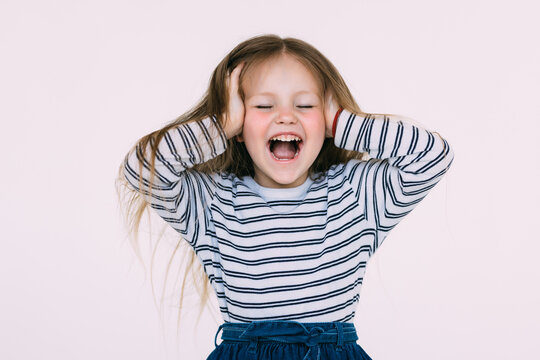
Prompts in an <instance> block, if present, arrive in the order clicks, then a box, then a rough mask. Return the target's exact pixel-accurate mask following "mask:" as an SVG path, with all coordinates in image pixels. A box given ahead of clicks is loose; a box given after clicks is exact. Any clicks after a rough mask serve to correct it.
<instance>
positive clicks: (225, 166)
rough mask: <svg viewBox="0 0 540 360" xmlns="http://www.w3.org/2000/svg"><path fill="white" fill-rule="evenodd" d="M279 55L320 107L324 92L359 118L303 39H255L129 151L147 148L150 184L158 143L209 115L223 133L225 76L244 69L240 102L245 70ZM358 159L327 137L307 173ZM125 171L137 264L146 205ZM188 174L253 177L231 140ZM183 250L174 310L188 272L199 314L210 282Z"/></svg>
mask: <svg viewBox="0 0 540 360" xmlns="http://www.w3.org/2000/svg"><path fill="white" fill-rule="evenodd" d="M283 54H287V55H290V56H293V57H294V58H295V59H297V60H298V61H300V62H301V63H302V64H303V65H304V66H305V67H306V68H307V69H308V70H309V71H310V72H311V74H312V75H313V76H314V78H315V80H316V81H317V83H318V85H319V91H320V94H319V95H320V97H321V99H323V108H324V102H325V101H326V96H325V94H326V93H327V91H331V92H332V94H333V96H334V99H335V100H336V101H337V103H338V104H339V105H340V106H342V107H343V108H344V109H347V110H349V111H351V112H353V113H355V114H363V112H362V111H361V110H360V107H359V106H358V105H357V104H356V102H355V100H354V98H353V96H352V95H351V93H350V91H349V89H348V87H347V85H346V84H345V81H344V80H343V78H342V77H341V75H340V74H339V72H338V71H337V69H336V68H335V66H334V65H333V64H332V63H331V62H330V61H329V60H328V59H327V58H326V57H325V56H324V55H323V54H321V53H320V52H319V51H318V50H317V49H315V48H314V47H313V46H312V45H310V44H308V43H306V42H304V41H302V40H299V39H295V38H290V37H289V38H281V37H279V36H276V35H261V36H256V37H253V38H250V39H248V40H246V41H244V42H242V43H240V44H239V45H237V46H236V47H235V48H234V49H233V50H232V51H231V52H230V53H229V54H227V55H226V56H225V57H224V58H223V60H222V61H221V62H220V63H219V64H218V65H217V67H216V68H215V70H214V72H213V73H212V76H211V79H210V84H209V86H208V89H207V91H206V93H205V94H204V96H203V97H202V99H201V100H200V101H199V103H198V104H197V105H195V106H194V107H193V108H192V109H191V110H189V111H187V112H186V113H184V114H183V115H181V116H179V117H178V118H176V119H175V120H173V121H171V122H170V123H168V124H167V125H166V126H165V127H163V128H162V129H159V130H156V131H154V132H152V133H150V134H148V135H146V136H143V137H142V138H140V139H139V140H138V141H137V142H136V144H135V145H134V146H133V148H132V150H134V149H136V148H139V149H147V147H148V148H149V149H151V153H150V155H149V157H146V156H145V158H144V160H145V161H147V163H148V164H150V173H151V175H150V184H152V183H153V180H154V176H155V158H156V150H157V147H158V144H159V142H160V141H161V139H162V138H163V136H164V134H165V133H166V132H167V131H168V130H170V129H171V128H174V127H177V126H178V125H180V124H183V123H187V122H191V121H200V120H202V119H204V118H207V117H209V116H215V117H216V118H217V120H218V122H219V124H220V125H221V126H222V128H224V127H225V121H226V119H225V116H223V114H226V113H227V111H228V109H227V104H228V102H229V99H228V91H227V86H226V78H227V75H228V74H229V73H231V72H232V70H233V69H234V68H235V67H236V66H237V65H238V64H240V63H244V67H243V69H242V71H241V73H240V81H239V94H240V97H241V98H242V100H245V95H244V91H243V88H242V84H243V79H245V78H246V77H248V76H249V74H250V71H251V70H252V69H254V68H255V67H256V66H257V65H259V64H261V63H263V62H265V61H268V60H270V59H273V58H275V57H278V56H280V55H283ZM144 155H146V154H144ZM363 157H364V154H363V153H358V152H353V151H347V150H343V149H340V148H337V147H336V146H335V145H334V140H333V139H331V138H327V139H325V141H324V144H323V146H322V148H321V151H320V153H319V156H318V157H317V159H316V160H315V161H314V163H313V164H312V166H311V168H310V170H309V175H310V176H314V175H315V174H323V173H324V172H326V171H327V170H328V169H329V168H330V166H332V165H334V164H340V163H345V162H347V161H348V160H351V159H363ZM139 162H140V163H139V169H140V173H142V168H143V163H142V160H141V159H140V160H139ZM124 166H125V165H124V163H122V164H121V166H120V168H119V173H118V179H117V182H116V189H117V194H118V196H119V202H120V205H121V209H123V210H124V211H123V215H124V221H125V223H126V225H127V228H128V235H129V238H130V239H131V243H132V245H133V247H134V250H135V252H136V253H137V255H138V257H139V259H141V256H140V253H139V246H138V232H139V227H140V222H141V218H142V217H143V214H144V213H145V211H147V210H148V203H147V202H146V201H144V199H143V196H142V195H141V194H139V193H138V192H136V191H134V190H133V189H132V188H131V187H130V186H129V184H128V182H127V180H126V179H125V177H124ZM193 170H195V171H199V172H203V173H215V172H223V173H229V174H235V175H237V176H239V177H241V176H246V175H250V176H254V175H255V174H254V167H253V163H252V160H251V158H250V156H249V154H248V152H247V150H246V147H245V144H244V143H243V142H238V141H236V139H235V138H231V139H228V143H227V149H226V151H225V152H223V153H222V154H220V155H219V156H217V157H215V158H213V159H211V160H209V161H207V162H205V163H203V164H198V165H196V166H195V167H194V168H193ZM139 178H141V177H139ZM139 181H140V185H142V180H141V179H140V180H139ZM146 187H147V188H148V189H151V185H146ZM141 188H142V186H139V189H141ZM121 193H123V195H124V196H123V197H122V198H121V195H120V194H121ZM178 241H179V242H178V246H177V247H176V248H175V250H174V251H173V254H172V255H171V261H169V266H170V264H171V263H172V258H173V257H174V256H175V255H176V252H177V251H180V249H181V248H182V246H181V243H182V242H183V241H182V239H178ZM156 246H157V245H156ZM183 248H184V249H189V250H188V254H187V258H188V264H187V266H186V274H185V275H186V276H184V280H183V282H182V286H181V288H182V290H181V293H180V299H179V308H181V307H182V302H183V299H184V287H185V285H186V278H187V277H188V276H187V275H188V272H190V273H191V276H192V281H194V282H195V285H196V287H197V289H198V291H199V293H200V295H201V302H200V304H201V308H200V310H201V312H202V309H203V308H204V306H205V304H206V303H207V300H208V295H209V293H210V292H209V282H208V280H207V278H206V276H204V272H203V269H202V266H201V265H200V263H199V262H198V261H195V255H194V252H193V250H192V249H191V248H190V247H188V246H183ZM168 271H169V268H167V274H166V277H165V282H166V279H167V277H168ZM195 278H197V280H195ZM199 316H200V313H199ZM179 323H180V309H179V311H178V322H177V325H178V328H179ZM178 328H177V330H178Z"/></svg>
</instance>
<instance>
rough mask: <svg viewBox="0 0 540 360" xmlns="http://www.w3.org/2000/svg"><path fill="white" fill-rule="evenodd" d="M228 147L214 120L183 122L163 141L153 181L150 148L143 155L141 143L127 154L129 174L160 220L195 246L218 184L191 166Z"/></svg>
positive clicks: (216, 154) (125, 172) (125, 170)
mask: <svg viewBox="0 0 540 360" xmlns="http://www.w3.org/2000/svg"><path fill="white" fill-rule="evenodd" d="M226 144H227V142H226V136H225V133H224V131H223V130H222V129H221V128H220V126H219V124H218V123H217V120H216V119H215V117H208V118H205V119H203V120H201V121H192V122H189V123H184V124H181V125H179V126H176V127H174V128H171V129H169V130H168V131H167V132H166V133H165V134H164V136H163V138H162V139H161V141H160V142H159V144H158V147H157V150H156V156H155V176H154V178H153V181H152V183H150V169H151V154H152V153H151V148H150V144H149V145H147V146H146V153H144V154H143V151H142V150H143V149H142V146H141V143H138V144H137V145H136V146H135V147H134V148H133V149H132V150H131V151H130V152H129V153H128V154H127V155H126V157H125V159H124V176H125V178H126V180H127V181H128V183H129V184H130V185H131V187H133V188H134V189H135V190H137V191H138V192H139V193H141V194H142V195H143V196H144V198H145V200H146V201H147V202H148V203H149V204H150V206H151V207H152V208H153V209H155V210H156V212H157V214H158V215H159V216H160V217H162V218H163V219H164V220H165V221H167V222H168V223H169V224H170V225H171V226H172V227H173V228H174V229H175V230H177V231H178V232H180V233H181V234H182V235H184V236H185V238H186V240H188V242H190V243H192V245H195V243H194V242H195V240H196V238H197V237H198V234H197V232H198V230H199V228H198V226H197V221H198V220H201V221H202V219H203V218H204V216H203V215H204V214H203V211H204V209H205V204H206V203H207V202H208V201H209V199H210V198H211V197H212V193H213V190H214V188H215V186H216V184H215V180H214V179H213V178H212V177H211V176H210V175H209V174H203V173H198V172H195V171H193V170H191V168H192V167H193V166H194V165H196V164H201V163H204V162H206V161H208V160H210V159H212V158H214V157H216V156H218V155H219V154H221V153H222V152H223V151H225V149H226ZM140 160H141V161H142V167H141V165H140ZM140 182H142V184H141V183H140ZM141 185H142V186H141ZM148 190H151V194H149V191H148Z"/></svg>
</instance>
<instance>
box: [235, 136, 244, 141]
mask: <svg viewBox="0 0 540 360" xmlns="http://www.w3.org/2000/svg"><path fill="white" fill-rule="evenodd" d="M236 141H238V142H244V137H243V136H242V135H236Z"/></svg>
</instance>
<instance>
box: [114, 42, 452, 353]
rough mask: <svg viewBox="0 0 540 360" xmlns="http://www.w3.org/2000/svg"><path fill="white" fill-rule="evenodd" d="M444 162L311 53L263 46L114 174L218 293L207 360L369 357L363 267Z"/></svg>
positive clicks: (442, 147)
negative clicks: (363, 102)
mask: <svg viewBox="0 0 540 360" xmlns="http://www.w3.org/2000/svg"><path fill="white" fill-rule="evenodd" d="M364 155H366V156H364ZM453 157H454V154H453V152H452V149H451V148H450V146H449V144H448V142H447V141H446V140H444V139H443V138H442V137H441V136H440V135H439V134H438V133H435V132H430V131H428V130H426V129H423V128H421V127H419V126H415V125H412V124H411V123H410V122H408V121H406V119H405V118H402V117H399V116H397V115H384V114H368V113H363V112H362V111H360V108H359V107H358V105H357V104H356V102H355V101H354V99H353V97H352V95H351V93H350V91H349V89H348V88H347V86H346V85H345V82H344V81H343V79H342V78H341V76H340V75H339V73H338V71H337V70H336V68H335V67H334V66H333V65H332V64H331V63H330V61H329V60H328V59H326V58H325V57H324V56H323V55H322V54H321V53H320V52H319V51H317V50H316V49H315V48H313V47H312V46H311V45H309V44H307V43H305V42H303V41H300V40H298V39H293V38H285V39H282V38H280V37H278V36H274V35H265V36H259V37H255V38H252V39H249V40H247V41H245V42H243V43H241V44H239V45H238V46H237V47H236V48H235V49H233V50H232V51H231V52H230V53H229V54H228V55H227V56H226V57H225V58H224V59H223V60H222V61H221V63H220V64H219V65H218V66H217V68H216V69H215V71H214V73H213V74H212V78H211V81H210V86H209V89H208V92H207V93H206V95H205V96H204V98H203V99H202V101H201V102H200V103H199V104H198V105H197V106H196V107H195V108H193V109H192V110H191V111H189V112H188V113H186V114H184V115H183V116H181V117H179V118H178V119H177V120H176V121H174V122H172V123H170V124H169V125H167V126H166V127H164V128H163V129H160V130H158V131H155V132H152V133H150V134H149V135H146V136H144V137H143V138H141V139H140V140H139V141H138V142H137V143H136V144H135V146H134V147H133V148H132V149H131V151H129V153H128V154H127V156H126V157H125V160H124V162H123V164H122V166H121V172H122V176H123V177H124V179H125V180H127V184H128V186H129V187H130V188H132V189H133V190H135V191H136V192H137V193H139V194H140V196H142V198H143V199H144V201H145V202H146V203H147V204H150V206H151V207H152V208H153V209H154V210H155V211H156V212H157V214H159V216H161V217H162V218H163V219H164V220H165V221H166V222H168V223H169V224H170V225H171V226H172V227H173V228H174V229H175V230H176V231H178V232H179V233H180V234H181V235H182V237H183V238H184V239H185V240H186V241H187V242H188V243H189V244H190V245H191V247H192V249H193V250H194V252H195V254H196V256H197V258H198V259H199V260H200V262H201V263H202V265H203V268H204V271H205V273H206V275H207V277H208V279H209V281H210V283H211V285H212V286H213V288H214V290H215V292H216V294H217V298H218V302H219V306H220V311H221V314H222V316H223V321H224V323H223V325H221V326H220V327H219V329H218V332H217V333H216V339H217V337H218V334H219V333H220V332H221V331H222V334H221V339H222V341H221V344H220V345H219V346H218V345H216V348H215V349H214V351H213V352H212V353H211V354H210V356H209V357H208V359H370V357H369V356H368V355H367V354H366V353H365V352H364V350H363V349H362V348H361V347H360V345H358V344H357V343H356V340H357V339H358V337H357V335H356V330H355V327H354V324H353V319H354V314H355V308H356V306H357V305H358V300H359V292H360V287H361V285H362V279H363V276H364V273H365V270H366V265H367V262H368V260H369V258H370V256H371V255H373V253H374V252H375V251H376V249H377V248H378V247H379V246H380V245H381V243H382V242H383V240H384V239H385V238H386V236H387V235H388V233H389V232H390V231H391V230H392V228H394V226H396V225H397V224H398V223H399V221H400V220H401V219H403V217H404V216H405V215H407V214H408V213H410V212H411V211H412V210H413V209H414V207H415V206H416V205H417V204H418V203H419V202H420V201H421V200H422V199H423V198H424V197H425V196H426V195H427V194H428V192H429V190H430V189H432V188H433V187H434V186H435V185H436V184H437V183H438V182H439V181H440V180H441V178H442V177H443V175H444V174H445V173H446V172H447V171H448V169H449V167H450V165H451V163H452V161H453ZM145 205H146V204H145ZM143 206H144V205H143ZM143 209H144V208H143V207H140V208H138V209H135V210H134V211H133V214H134V217H133V218H134V219H135V220H136V221H135V222H134V224H137V223H138V220H140V217H141V214H142V210H143Z"/></svg>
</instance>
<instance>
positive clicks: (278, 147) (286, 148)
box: [268, 135, 302, 161]
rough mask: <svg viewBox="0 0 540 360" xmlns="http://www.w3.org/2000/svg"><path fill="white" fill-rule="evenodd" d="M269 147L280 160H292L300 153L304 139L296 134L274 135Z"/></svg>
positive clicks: (275, 157)
mask: <svg viewBox="0 0 540 360" xmlns="http://www.w3.org/2000/svg"><path fill="white" fill-rule="evenodd" d="M268 148H269V149H270V153H271V154H272V156H273V157H274V159H276V160H278V161H287V160H292V159H294V158H296V157H297V156H298V154H299V153H300V150H301V148H302V139H300V138H299V137H297V136H295V135H278V136H274V137H273V138H272V139H270V141H269V143H268Z"/></svg>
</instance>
